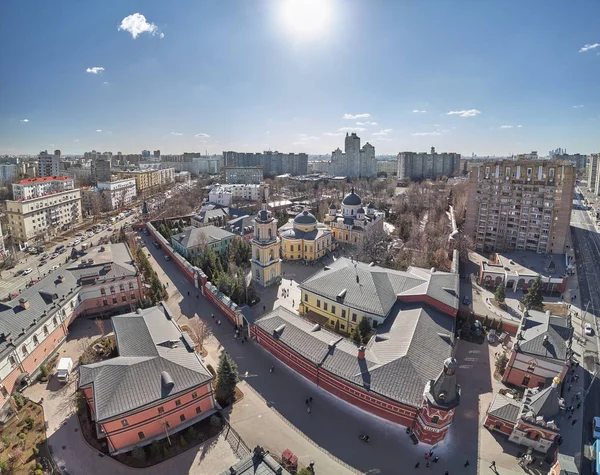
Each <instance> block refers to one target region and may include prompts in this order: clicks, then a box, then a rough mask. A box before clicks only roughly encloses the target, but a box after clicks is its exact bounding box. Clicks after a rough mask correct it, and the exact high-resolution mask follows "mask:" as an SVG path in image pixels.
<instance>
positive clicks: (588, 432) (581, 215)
mask: <svg viewBox="0 0 600 475" xmlns="http://www.w3.org/2000/svg"><path fill="white" fill-rule="evenodd" d="M574 204H575V205H577V208H581V205H582V202H581V200H580V199H578V198H576V199H575V201H574ZM571 239H572V243H573V248H574V250H575V258H576V265H577V278H578V283H579V294H580V295H578V296H577V299H578V300H579V305H578V306H580V307H581V308H582V309H583V311H584V315H585V320H584V321H583V323H585V322H588V323H591V324H592V326H593V328H594V329H595V336H594V337H592V338H590V337H588V338H587V342H586V346H585V353H584V355H583V357H584V358H583V361H584V368H585V369H586V370H587V372H586V380H585V387H590V384H591V387H590V392H589V394H588V395H587V397H586V399H585V404H584V420H585V421H586V423H585V424H584V427H583V441H584V445H586V446H589V442H590V441H591V440H592V427H591V420H592V417H594V416H597V415H600V383H599V382H598V379H596V378H594V377H593V375H594V373H595V371H596V370H597V368H598V365H597V361H598V349H599V348H598V317H599V316H600V313H599V312H600V267H599V266H598V263H600V235H599V234H598V232H597V231H596V228H595V226H594V223H593V221H592V219H591V217H590V214H589V211H586V210H583V209H576V207H575V206H574V209H573V213H572V217H571ZM588 303H589V305H588ZM586 307H587V309H588V311H587V313H585V308H586ZM584 453H586V454H588V455H589V449H586V450H585V451H584ZM586 462H587V463H586ZM586 465H587V466H586ZM582 468H584V470H583V472H582V473H591V472H590V469H591V467H590V466H589V458H587V460H585V461H584V467H582Z"/></svg>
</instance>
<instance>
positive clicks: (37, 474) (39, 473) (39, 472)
mask: <svg viewBox="0 0 600 475" xmlns="http://www.w3.org/2000/svg"><path fill="white" fill-rule="evenodd" d="M33 475H44V471H43V470H42V469H41V468H36V469H35V470H34V471H33Z"/></svg>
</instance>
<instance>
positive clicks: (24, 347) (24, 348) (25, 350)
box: [21, 345, 29, 356]
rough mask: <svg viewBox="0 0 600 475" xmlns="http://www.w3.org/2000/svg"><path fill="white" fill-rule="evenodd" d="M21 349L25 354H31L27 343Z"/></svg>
mask: <svg viewBox="0 0 600 475" xmlns="http://www.w3.org/2000/svg"><path fill="white" fill-rule="evenodd" d="M21 351H22V352H23V356H27V355H28V354H29V351H27V347H26V346H25V345H23V347H22V348H21Z"/></svg>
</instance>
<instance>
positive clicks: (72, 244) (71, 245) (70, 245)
mask: <svg viewBox="0 0 600 475" xmlns="http://www.w3.org/2000/svg"><path fill="white" fill-rule="evenodd" d="M74 245H75V243H74V242H70V243H69V244H67V246H69V247H73V246H74Z"/></svg>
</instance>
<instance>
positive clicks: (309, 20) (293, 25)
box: [280, 0, 333, 39]
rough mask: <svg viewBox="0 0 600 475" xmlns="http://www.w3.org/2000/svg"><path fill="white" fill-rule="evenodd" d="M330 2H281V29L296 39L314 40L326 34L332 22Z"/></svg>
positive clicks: (305, 0)
mask: <svg viewBox="0 0 600 475" xmlns="http://www.w3.org/2000/svg"><path fill="white" fill-rule="evenodd" d="M331 1H332V0H282V2H281V13H280V17H281V23H282V26H283V28H284V29H285V30H286V31H287V32H288V33H289V34H291V35H293V36H296V37H298V38H304V39H314V38H317V37H319V36H323V35H324V34H325V33H327V32H328V30H329V27H330V25H331V21H332V10H333V8H332V4H331Z"/></svg>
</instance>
